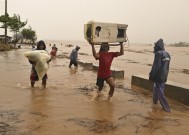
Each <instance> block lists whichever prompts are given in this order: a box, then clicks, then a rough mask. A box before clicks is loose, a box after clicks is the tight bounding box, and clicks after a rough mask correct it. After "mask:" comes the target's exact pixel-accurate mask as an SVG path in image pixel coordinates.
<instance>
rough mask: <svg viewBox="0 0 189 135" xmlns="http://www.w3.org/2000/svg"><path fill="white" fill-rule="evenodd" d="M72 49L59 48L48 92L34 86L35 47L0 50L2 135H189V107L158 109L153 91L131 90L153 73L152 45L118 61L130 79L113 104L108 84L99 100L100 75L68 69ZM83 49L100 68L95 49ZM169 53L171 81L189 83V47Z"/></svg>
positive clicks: (133, 48) (118, 87)
mask: <svg viewBox="0 0 189 135" xmlns="http://www.w3.org/2000/svg"><path fill="white" fill-rule="evenodd" d="M73 44H74V42H73ZM66 45H67V43H64V44H63V45H62V46H61V45H60V43H59V44H57V47H58V49H59V50H58V57H57V58H56V59H53V60H52V61H51V62H50V68H49V70H48V73H47V74H48V80H47V87H46V88H42V86H41V81H39V82H37V83H36V86H35V87H34V88H31V87H30V78H29V77H30V70H31V64H30V63H29V62H28V60H27V58H26V57H24V55H23V53H24V52H26V51H29V50H31V46H22V49H17V50H12V51H8V52H0V69H1V70H0V75H1V77H0V135H1V134H2V135H99V134H100V135H124V134H128V135H178V134H180V135H188V132H189V128H188V127H189V107H188V106H185V105H183V104H181V103H178V102H176V101H173V100H171V99H169V98H168V102H169V103H170V106H171V111H172V112H171V113H170V114H169V113H166V112H164V111H162V110H161V106H160V105H159V104H158V106H153V105H152V96H151V92H142V91H137V90H132V89H131V86H130V82H131V75H132V74H145V75H148V72H149V70H150V68H151V66H150V64H152V61H153V54H152V49H153V47H152V46H142V47H141V46H138V47H136V46H130V47H129V48H127V47H125V55H124V56H123V57H119V58H117V59H114V61H113V63H112V67H113V68H115V69H121V70H124V71H125V78H124V79H116V80H115V81H116V89H115V94H114V96H113V98H112V99H111V100H110V101H108V100H107V95H108V90H109V89H108V88H109V87H108V85H107V84H105V88H104V89H103V91H102V96H101V97H100V98H96V89H97V88H96V86H95V83H96V72H95V71H92V70H87V69H85V68H84V67H81V66H79V67H78V68H77V69H75V68H68V65H69V59H67V58H66V57H65V56H69V53H70V52H71V50H72V49H73V47H67V46H66ZM78 45H79V46H80V47H81V49H80V51H79V59H80V60H83V61H86V62H93V63H95V64H97V61H95V60H94V58H93V56H92V52H91V48H90V46H89V45H86V44H83V43H82V42H81V43H78ZM47 47H48V51H49V52H50V50H51V47H50V46H48V43H47ZM98 48H99V47H97V49H98ZM113 49H114V50H116V49H117V50H119V47H115V48H114V47H113ZM166 49H167V50H168V51H169V52H170V54H171V55H172V61H171V69H170V74H169V77H168V78H169V81H173V82H177V83H182V84H184V85H188V81H189V79H188V77H189V73H188V70H189V69H188V68H189V65H188V63H187V62H186V61H188V58H189V47H188V48H176V47H168V48H166ZM183 59H184V60H185V62H184V60H183Z"/></svg>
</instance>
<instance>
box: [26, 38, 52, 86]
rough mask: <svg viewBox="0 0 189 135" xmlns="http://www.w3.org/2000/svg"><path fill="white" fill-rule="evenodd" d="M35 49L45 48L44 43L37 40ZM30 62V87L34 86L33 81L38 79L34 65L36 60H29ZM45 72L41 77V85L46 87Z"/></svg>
mask: <svg viewBox="0 0 189 135" xmlns="http://www.w3.org/2000/svg"><path fill="white" fill-rule="evenodd" d="M35 50H46V45H45V42H44V41H42V40H41V41H39V42H38V44H37V48H36V49H35ZM35 50H34V51H35ZM50 61H51V60H49V61H48V62H47V63H49V62H50ZM29 62H30V64H32V69H31V74H30V82H31V87H34V85H35V82H36V81H38V80H39V77H38V75H37V72H36V70H35V67H34V66H35V65H36V62H34V61H31V60H29ZM47 78H48V77H47V74H45V75H44V76H43V78H42V86H43V87H46V83H47Z"/></svg>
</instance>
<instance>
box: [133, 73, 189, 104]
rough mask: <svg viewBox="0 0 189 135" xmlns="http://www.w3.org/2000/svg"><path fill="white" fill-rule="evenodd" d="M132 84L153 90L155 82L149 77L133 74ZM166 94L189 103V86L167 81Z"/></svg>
mask: <svg viewBox="0 0 189 135" xmlns="http://www.w3.org/2000/svg"><path fill="white" fill-rule="evenodd" d="M131 85H133V86H137V88H141V89H145V90H150V91H152V90H153V82H151V81H149V80H148V77H146V76H142V75H133V76H132V80H131ZM165 96H167V97H170V98H171V99H174V100H176V101H179V102H181V103H183V104H185V105H189V86H188V85H182V84H178V83H174V82H167V83H166V85H165Z"/></svg>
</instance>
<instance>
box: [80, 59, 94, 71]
mask: <svg viewBox="0 0 189 135" xmlns="http://www.w3.org/2000/svg"><path fill="white" fill-rule="evenodd" d="M78 64H80V65H81V66H83V67H84V68H86V69H92V68H93V64H92V63H90V62H85V61H81V60H78Z"/></svg>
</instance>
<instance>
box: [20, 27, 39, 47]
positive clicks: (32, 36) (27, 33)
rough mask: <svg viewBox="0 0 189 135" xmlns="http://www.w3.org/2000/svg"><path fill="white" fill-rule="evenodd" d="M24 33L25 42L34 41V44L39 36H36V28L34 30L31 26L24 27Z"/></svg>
mask: <svg viewBox="0 0 189 135" xmlns="http://www.w3.org/2000/svg"><path fill="white" fill-rule="evenodd" d="M21 33H22V35H23V39H24V42H25V43H32V44H34V43H35V41H36V40H37V36H36V32H35V31H34V30H32V28H31V26H29V28H28V29H25V28H24V29H23V30H22V31H21Z"/></svg>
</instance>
